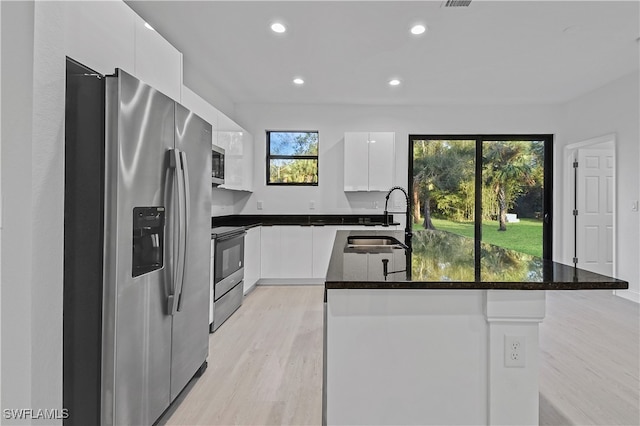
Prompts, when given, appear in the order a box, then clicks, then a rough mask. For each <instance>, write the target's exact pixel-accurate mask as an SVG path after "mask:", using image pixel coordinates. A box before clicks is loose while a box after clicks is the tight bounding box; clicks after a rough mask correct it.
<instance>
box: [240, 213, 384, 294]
mask: <svg viewBox="0 0 640 426" xmlns="http://www.w3.org/2000/svg"><path fill="white" fill-rule="evenodd" d="M363 229H366V228H364V227H363V226H358V225H326V226H291V225H288V226H284V225H282V226H277V225H275V226H262V227H256V228H252V229H251V230H250V231H249V232H251V231H254V232H258V231H259V235H258V236H257V237H251V236H250V235H249V233H248V234H247V238H246V240H245V259H246V261H245V290H247V289H248V288H250V287H251V286H252V285H253V284H251V283H249V282H248V281H250V280H251V281H253V282H255V281H257V280H260V279H262V280H265V282H267V281H270V282H273V280H278V279H280V280H287V281H291V280H294V279H298V280H312V281H313V282H316V281H318V282H319V281H323V280H324V279H325V277H326V276H327V268H328V266H329V261H330V259H331V252H332V250H333V244H334V241H335V237H336V231H339V230H363ZM371 229H372V230H373V229H374V228H371ZM385 229H390V230H395V226H392V227H389V228H385ZM251 250H255V253H252V252H251ZM387 257H388V258H389V263H388V265H389V271H392V270H395V269H394V268H395V266H394V262H393V259H392V258H391V257H389V256H387ZM381 259H382V258H380V259H371V260H370V261H369V260H368V258H367V255H366V253H365V254H364V255H360V256H359V258H358V260H361V261H362V262H353V263H352V264H354V265H359V267H360V266H362V267H364V268H365V269H367V270H369V271H370V275H371V278H373V277H376V278H379V279H383V277H382V266H381V265H382V261H381ZM250 263H251V264H252V265H253V266H252V265H250ZM360 264H362V265H360ZM369 264H370V265H371V267H370V268H369V266H368V265H369ZM257 266H259V271H253V272H251V273H249V272H248V271H249V269H250V268H252V267H257ZM345 273H346V274H348V271H345ZM283 282H284V281H283Z"/></svg>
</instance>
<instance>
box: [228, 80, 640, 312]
mask: <svg viewBox="0 0 640 426" xmlns="http://www.w3.org/2000/svg"><path fill="white" fill-rule="evenodd" d="M639 80H640V78H639V75H638V73H637V72H636V73H633V74H631V75H628V76H625V77H623V78H620V79H618V80H616V81H614V82H612V83H610V84H608V85H606V86H604V87H601V88H599V89H597V90H594V91H593V92H590V93H587V94H585V95H583V96H581V97H579V98H577V99H574V100H572V101H570V102H568V103H566V104H562V105H539V106H517V105H516V106H491V105H488V106H463V107H461V106H422V107H420V106H363V105H327V106H318V105H272V104H239V105H236V114H237V116H236V119H237V120H238V121H241V122H243V123H249V124H248V126H247V129H248V130H249V131H250V132H251V133H252V134H253V136H254V144H255V147H254V148H255V155H254V162H255V164H254V166H255V173H254V192H253V194H250V195H244V196H237V197H236V199H235V205H234V206H233V209H234V212H236V213H242V214H259V213H263V214H281V213H295V214H314V213H319V214H321V213H326V214H331V213H381V212H382V209H383V207H384V193H375V192H374V193H345V192H344V191H343V179H344V172H343V144H344V132H346V131H394V132H396V159H395V167H396V173H395V176H396V178H395V183H396V184H397V185H401V186H404V187H406V186H407V166H408V135H409V134H483V133H484V134H501V133H502V134H506V133H513V134H518V133H531V134H536V133H551V134H554V142H555V143H554V183H553V188H554V229H553V239H554V241H553V254H554V259H555V260H558V261H562V260H564V261H566V260H567V259H570V257H571V256H570V257H569V258H567V250H569V249H571V248H572V247H573V239H572V238H573V236H572V235H571V236H570V237H569V238H567V236H566V233H565V232H564V228H566V227H567V226H572V222H569V221H570V220H572V219H571V218H572V217H571V215H567V214H565V213H564V212H563V204H564V203H563V200H564V199H565V198H566V197H567V196H568V194H565V193H564V192H565V191H564V187H565V178H566V173H565V172H566V170H565V166H566V162H565V161H564V154H565V152H564V151H565V150H564V147H565V146H566V145H568V144H571V143H575V142H579V141H582V140H586V139H591V138H594V137H598V136H602V135H605V134H610V133H615V134H616V140H617V152H616V155H617V176H616V179H617V183H618V190H617V191H618V192H617V205H616V211H617V230H616V242H617V243H616V244H617V246H616V255H617V261H616V269H615V270H616V275H617V277H619V278H621V279H624V280H627V281H629V287H630V288H629V291H625V292H618V294H620V295H621V296H623V297H627V298H630V299H632V300H635V301H640V290H639V288H640V269H639V266H638V259H639V258H640V242H639V241H640V216H639V213H638V212H633V211H631V204H632V202H633V201H636V200H639V199H640V190H639V189H638V188H639V187H640V186H639V185H638V183H639V182H640V168H639V167H638V164H640V162H639V159H640V135H639V129H640V124H639V121H640V107H639V99H640V87H639V86H640V83H639ZM266 130H318V131H319V132H320V159H319V164H320V171H319V185H318V186H317V187H267V186H266V185H265V167H266V165H265V158H266V141H265V131H266ZM311 200H313V201H315V209H314V210H311V209H310V208H309V203H310V201H311ZM257 201H262V202H263V207H264V208H263V210H257ZM400 201H401V200H400V199H398V198H396V200H395V201H394V202H393V203H392V205H393V204H399V203H400ZM227 202H229V201H227ZM375 202H378V208H375V207H374V203H375ZM395 208H396V206H394V209H395Z"/></svg>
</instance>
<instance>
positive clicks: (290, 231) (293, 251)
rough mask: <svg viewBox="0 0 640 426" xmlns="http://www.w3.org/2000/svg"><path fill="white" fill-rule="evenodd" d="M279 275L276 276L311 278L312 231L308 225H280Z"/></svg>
mask: <svg viewBox="0 0 640 426" xmlns="http://www.w3.org/2000/svg"><path fill="white" fill-rule="evenodd" d="M280 228H281V230H280V253H279V255H280V256H281V259H280V262H281V263H280V265H281V266H280V267H281V270H280V276H279V277H278V278H311V277H312V274H313V266H312V264H313V262H312V258H313V255H312V238H313V235H312V231H311V227H310V226H281V227H280Z"/></svg>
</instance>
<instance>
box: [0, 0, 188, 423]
mask: <svg viewBox="0 0 640 426" xmlns="http://www.w3.org/2000/svg"><path fill="white" fill-rule="evenodd" d="M0 7H1V8H2V9H1V10H2V15H1V19H2V27H1V31H2V42H3V45H2V52H1V53H2V75H1V78H2V80H1V82H2V86H1V87H2V99H1V102H2V114H3V115H2V123H3V126H2V133H1V135H2V145H1V148H2V154H1V157H0V158H1V161H2V167H1V173H2V179H1V182H2V219H3V223H2V225H3V228H2V242H1V243H2V247H1V252H2V269H1V273H2V296H3V298H2V301H1V302H2V308H1V314H2V323H1V324H2V332H1V337H2V347H1V352H2V354H1V357H2V367H1V373H2V374H1V379H2V383H1V386H2V389H3V390H4V392H3V393H2V396H1V401H0V403H1V405H2V409H5V408H9V409H11V408H13V409H20V408H33V409H49V410H52V409H58V410H59V409H61V408H62V299H63V221H64V111H65V56H70V57H72V58H74V59H76V60H78V61H80V62H81V63H83V64H85V65H87V66H89V67H91V68H93V69H95V70H96V71H98V72H102V73H111V72H113V69H114V68H116V67H120V68H123V69H125V70H127V71H128V72H131V73H133V74H134V75H135V74H136V61H138V63H137V65H138V66H142V65H143V64H142V63H141V62H140V60H141V59H140V58H142V57H144V54H148V52H138V53H136V50H135V43H136V32H135V28H136V25H139V24H140V18H139V17H137V15H136V14H135V13H134V12H133V11H132V10H131V9H130V8H129V7H128V6H126V5H125V4H124V3H122V2H118V1H107V2H4V1H3V2H0ZM136 23H137V24H136ZM169 47H170V46H169ZM176 52H177V51H176ZM177 55H179V52H177ZM155 56H157V55H155ZM174 56H175V55H174ZM179 56H181V55H179ZM159 60H160V61H161V60H162V59H159V58H158V57H153V58H150V59H149V61H152V63H153V64H154V65H155V66H160V67H161V66H162V63H160V64H158V61H159ZM172 65H175V64H174V63H172ZM145 66H147V68H148V65H147V64H145ZM174 74H175V73H174ZM177 78H178V79H179V78H180V77H179V76H178V77H177ZM169 84H170V85H171V86H172V87H177V88H178V90H177V91H176V93H177V94H178V95H179V94H180V89H179V88H181V86H182V82H181V81H173V80H172V81H170V82H169ZM8 123H11V125H10V126H9V125H8ZM0 421H2V422H3V424H5V423H7V424H8V423H13V422H12V421H10V420H5V419H1V420H0ZM26 423H28V424H31V423H34V424H38V423H42V424H52V423H58V424H59V423H61V421H60V420H58V421H52V420H48V419H42V420H41V421H36V420H33V421H31V420H30V421H28V422H26Z"/></svg>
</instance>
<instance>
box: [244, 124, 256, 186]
mask: <svg viewBox="0 0 640 426" xmlns="http://www.w3.org/2000/svg"><path fill="white" fill-rule="evenodd" d="M242 132H243V133H242V134H243V136H242V143H243V144H244V152H243V153H242V171H243V178H242V189H243V190H245V191H250V192H251V191H253V135H252V134H251V133H249V132H247V131H246V130H243V131H242Z"/></svg>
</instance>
